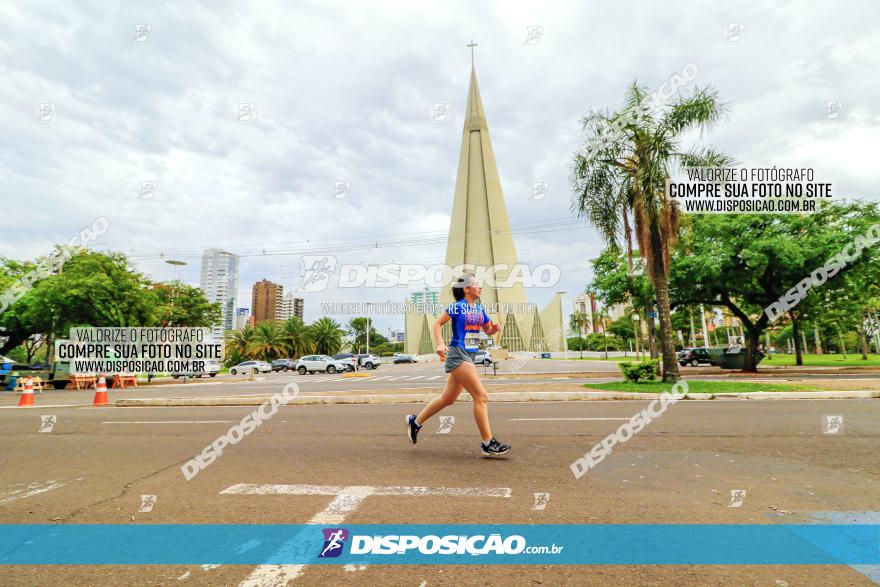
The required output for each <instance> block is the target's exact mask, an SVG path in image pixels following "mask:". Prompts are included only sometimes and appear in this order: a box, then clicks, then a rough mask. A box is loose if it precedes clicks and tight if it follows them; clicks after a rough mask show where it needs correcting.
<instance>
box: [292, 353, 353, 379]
mask: <svg viewBox="0 0 880 587" xmlns="http://www.w3.org/2000/svg"><path fill="white" fill-rule="evenodd" d="M296 370H297V372H298V373H299V374H300V375H305V374H306V373H308V374H309V375H311V374H312V373H314V372H316V371H323V372H326V373H338V372H340V371H345V370H346V363H343V362H342V361H337V360H336V359H334V358H333V357H328V356H327V355H307V356H305V357H302V358H301V359H300V360H299V361H297V362H296Z"/></svg>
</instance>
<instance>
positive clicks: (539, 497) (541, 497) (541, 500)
mask: <svg viewBox="0 0 880 587" xmlns="http://www.w3.org/2000/svg"><path fill="white" fill-rule="evenodd" d="M549 501H550V494H549V493H536V494H535V505H533V506H532V509H533V510H543V509H546V507H547V503H549Z"/></svg>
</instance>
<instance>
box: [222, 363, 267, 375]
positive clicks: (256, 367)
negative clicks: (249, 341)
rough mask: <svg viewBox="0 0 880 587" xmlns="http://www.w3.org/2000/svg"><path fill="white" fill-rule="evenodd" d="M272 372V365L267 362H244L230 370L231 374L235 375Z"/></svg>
mask: <svg viewBox="0 0 880 587" xmlns="http://www.w3.org/2000/svg"><path fill="white" fill-rule="evenodd" d="M271 371H272V365H270V364H269V363H267V362H266V361H243V362H241V363H239V364H238V365H236V366H234V367H232V368H230V369H229V372H230V373H232V374H233V375H239V374H243V373H270V372H271Z"/></svg>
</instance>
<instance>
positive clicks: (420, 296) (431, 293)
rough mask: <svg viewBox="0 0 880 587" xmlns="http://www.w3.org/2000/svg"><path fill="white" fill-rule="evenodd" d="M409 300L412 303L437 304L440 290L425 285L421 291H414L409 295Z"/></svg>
mask: <svg viewBox="0 0 880 587" xmlns="http://www.w3.org/2000/svg"><path fill="white" fill-rule="evenodd" d="M410 301H412V303H414V304H439V303H440V292H439V291H437V290H436V289H431V288H429V287H426V288H425V289H423V290H422V291H414V292H412V294H411V295H410Z"/></svg>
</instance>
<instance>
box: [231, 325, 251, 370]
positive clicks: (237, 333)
mask: <svg viewBox="0 0 880 587" xmlns="http://www.w3.org/2000/svg"><path fill="white" fill-rule="evenodd" d="M253 340H254V328H253V327H252V326H245V327H244V328H242V329H241V330H229V331H227V332H226V364H227V365H235V364H237V363H240V362H242V361H243V360H245V359H249V358H250V350H249V349H250V346H251V342H252V341H253Z"/></svg>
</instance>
